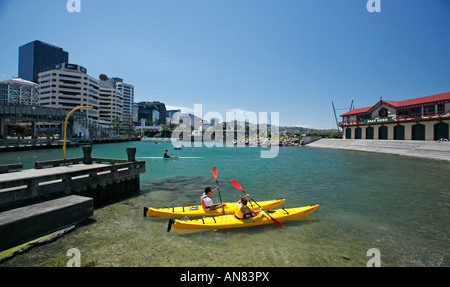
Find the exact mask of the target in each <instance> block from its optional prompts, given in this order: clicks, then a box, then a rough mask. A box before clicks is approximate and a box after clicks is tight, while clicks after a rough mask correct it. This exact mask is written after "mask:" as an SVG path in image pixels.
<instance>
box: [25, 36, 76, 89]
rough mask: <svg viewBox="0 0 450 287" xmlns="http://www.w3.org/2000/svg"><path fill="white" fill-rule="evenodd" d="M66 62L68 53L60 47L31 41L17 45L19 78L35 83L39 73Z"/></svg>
mask: <svg viewBox="0 0 450 287" xmlns="http://www.w3.org/2000/svg"><path fill="white" fill-rule="evenodd" d="M68 62H69V53H68V52H66V51H64V50H63V49H62V48H60V47H57V46H54V45H51V44H48V43H45V42H42V41H33V42H30V43H28V44H25V45H23V46H21V47H19V78H22V79H24V80H27V81H31V82H34V83H37V82H38V78H39V73H41V72H45V71H48V70H52V69H53V68H54V67H55V66H56V65H58V64H62V63H68Z"/></svg>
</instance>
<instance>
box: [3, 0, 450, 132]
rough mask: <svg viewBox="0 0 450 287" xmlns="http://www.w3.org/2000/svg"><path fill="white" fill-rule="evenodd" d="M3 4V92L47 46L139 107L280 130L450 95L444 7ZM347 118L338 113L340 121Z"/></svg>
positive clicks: (333, 2)
mask: <svg viewBox="0 0 450 287" xmlns="http://www.w3.org/2000/svg"><path fill="white" fill-rule="evenodd" d="M380 1H381V12H380V13H369V12H368V11H367V9H366V4H367V0H282V1H280V0H277V1H275V0H145V1H138V0H129V1H123V0H81V13H68V12H67V10H66V4H67V1H66V0H45V1H43V0H41V1H36V0H0V35H1V38H2V41H1V43H0V80H6V79H9V78H11V77H13V76H17V74H18V71H17V66H18V48H19V46H21V45H23V44H26V43H28V42H31V41H33V40H42V41H44V42H48V43H51V44H54V45H56V46H59V47H62V48H64V50H66V51H68V52H69V53H70V56H69V61H70V62H71V63H74V64H79V65H82V66H84V67H86V68H87V69H88V74H89V75H91V76H93V77H98V75H99V74H101V73H105V74H107V75H108V76H116V77H121V78H123V79H124V80H125V82H127V83H130V84H133V85H135V101H137V102H138V101H161V102H164V103H166V104H167V105H169V106H178V107H186V109H187V110H188V109H193V108H194V104H202V105H203V114H205V113H207V112H211V111H215V112H218V113H220V114H222V115H223V117H225V115H226V112H227V111H230V110H244V111H253V112H255V113H258V112H279V113H280V122H281V124H289V125H300V126H304V127H313V128H335V120H334V115H333V110H332V107H331V100H334V102H335V105H336V107H337V108H347V107H349V106H350V102H351V100H352V98H354V99H355V107H357V108H358V107H365V106H371V105H374V104H376V103H377V101H378V100H379V99H380V97H382V98H383V99H386V100H394V101H395V100H405V99H409V98H415V97H422V96H428V95H433V94H438V93H443V92H449V91H450V0H395V1H393V0H380ZM339 112H340V113H344V112H345V111H339Z"/></svg>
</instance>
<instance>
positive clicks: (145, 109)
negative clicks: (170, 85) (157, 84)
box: [137, 102, 159, 126]
mask: <svg viewBox="0 0 450 287" xmlns="http://www.w3.org/2000/svg"><path fill="white" fill-rule="evenodd" d="M137 107H138V121H141V122H142V120H144V121H147V122H148V123H147V124H145V125H153V126H157V125H159V110H158V108H157V107H156V106H155V105H153V103H150V102H140V103H138V104H137Z"/></svg>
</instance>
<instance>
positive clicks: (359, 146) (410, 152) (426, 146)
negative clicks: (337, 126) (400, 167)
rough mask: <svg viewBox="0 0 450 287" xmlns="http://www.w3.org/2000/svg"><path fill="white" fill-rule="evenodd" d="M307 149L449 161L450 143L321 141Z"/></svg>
mask: <svg viewBox="0 0 450 287" xmlns="http://www.w3.org/2000/svg"><path fill="white" fill-rule="evenodd" d="M307 146H308V147H315V148H332V149H344V150H356V151H365V152H379V153H389V154H396V155H403V156H413V157H420V158H431V159H439V160H447V161H450V142H442V143H438V142H434V141H407V140H344V139H321V140H318V141H315V142H313V143H310V144H308V145H307Z"/></svg>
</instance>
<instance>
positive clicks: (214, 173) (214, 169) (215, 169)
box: [212, 167, 217, 180]
mask: <svg viewBox="0 0 450 287" xmlns="http://www.w3.org/2000/svg"><path fill="white" fill-rule="evenodd" d="M212 172H213V175H214V178H215V179H216V180H217V167H213V169H212Z"/></svg>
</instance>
